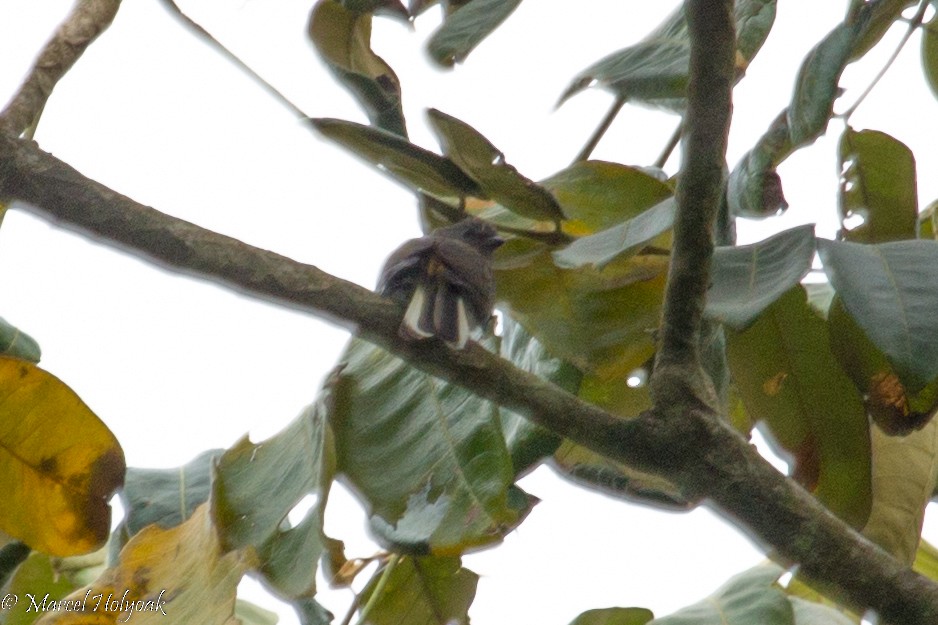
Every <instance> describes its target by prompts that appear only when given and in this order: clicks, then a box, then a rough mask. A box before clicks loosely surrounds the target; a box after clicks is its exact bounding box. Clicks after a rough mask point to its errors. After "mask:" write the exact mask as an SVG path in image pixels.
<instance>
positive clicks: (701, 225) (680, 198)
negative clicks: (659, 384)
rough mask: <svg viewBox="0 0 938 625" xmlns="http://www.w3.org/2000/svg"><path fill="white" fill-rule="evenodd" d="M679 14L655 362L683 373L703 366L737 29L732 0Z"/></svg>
mask: <svg viewBox="0 0 938 625" xmlns="http://www.w3.org/2000/svg"><path fill="white" fill-rule="evenodd" d="M684 13H685V17H686V19H687V26H688V31H689V34H690V69H689V76H688V87H687V111H686V113H685V115H684V120H683V123H682V127H683V141H682V145H683V156H682V163H681V172H680V176H679V178H678V184H677V193H676V197H677V205H678V209H677V215H676V217H675V223H674V246H673V251H672V254H671V267H670V271H669V273H668V286H667V289H666V291H665V299H664V308H663V313H662V324H661V337H660V338H661V344H660V347H659V350H658V358H657V366H658V367H667V366H680V367H682V368H683V371H681V375H682V376H683V377H686V376H687V375H688V374H693V375H695V376H696V375H699V374H701V373H702V368H701V366H700V354H699V349H698V345H699V344H700V328H701V320H702V318H703V309H704V302H705V297H706V293H707V288H708V287H709V286H710V284H709V282H710V258H711V256H712V255H713V224H714V220H715V217H716V214H717V209H718V207H719V204H720V198H721V196H722V193H723V164H724V160H725V155H726V144H727V136H728V134H729V126H730V113H731V110H732V104H731V94H732V90H733V79H734V67H733V62H734V59H735V54H736V32H735V20H734V16H733V2H732V0H687V1H686V2H685V3H684ZM653 380H654V378H653ZM697 396H698V397H699V396H700V393H699V392H698V393H697Z"/></svg>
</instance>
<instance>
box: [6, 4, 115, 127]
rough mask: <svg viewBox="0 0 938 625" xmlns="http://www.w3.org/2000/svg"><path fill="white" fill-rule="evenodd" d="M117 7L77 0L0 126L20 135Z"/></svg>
mask: <svg viewBox="0 0 938 625" xmlns="http://www.w3.org/2000/svg"><path fill="white" fill-rule="evenodd" d="M119 7H120V0H77V2H76V3H75V6H74V7H73V8H72V12H71V13H70V14H69V16H68V17H67V18H66V19H65V21H63V22H62V24H61V25H60V26H59V28H58V30H56V32H55V34H54V35H53V36H52V38H51V39H50V40H49V42H48V43H47V44H46V46H45V48H43V50H42V52H41V53H40V54H39V58H37V59H36V62H35V63H34V64H33V68H32V71H30V73H29V76H28V77H27V78H26V80H25V81H24V82H23V84H22V86H21V87H20V89H19V91H18V92H17V93H16V95H14V96H13V99H12V100H10V103H9V104H7V106H6V107H5V108H4V110H3V112H2V113H0V129H3V130H4V131H6V132H10V133H12V134H14V135H20V134H22V133H23V132H25V131H26V130H27V129H28V128H30V127H31V126H32V125H33V124H34V123H35V122H36V120H38V119H39V116H40V115H41V114H42V109H43V108H44V107H45V105H46V101H47V100H48V99H49V96H50V95H51V94H52V89H53V88H54V87H55V85H56V83H58V82H59V80H60V79H61V78H62V76H64V75H65V74H66V72H68V70H70V69H71V68H72V66H73V65H74V64H75V61H77V60H78V59H79V57H81V55H82V54H84V52H85V50H86V49H87V48H88V46H89V45H91V42H93V41H94V40H95V39H97V37H98V35H100V34H101V33H102V32H104V30H105V29H106V28H107V27H108V26H109V25H110V24H111V21H112V20H113V19H114V16H115V15H117V9H118V8H119Z"/></svg>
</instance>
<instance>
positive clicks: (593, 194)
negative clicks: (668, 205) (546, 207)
mask: <svg viewBox="0 0 938 625" xmlns="http://www.w3.org/2000/svg"><path fill="white" fill-rule="evenodd" d="M541 186H543V187H544V188H545V189H547V190H548V191H550V193H551V195H553V196H554V197H555V198H557V201H558V202H559V203H560V207H561V208H562V209H563V212H564V214H565V215H566V216H567V221H566V222H564V224H563V226H564V231H566V232H568V233H569V234H573V235H577V236H582V235H590V234H595V233H597V232H599V231H600V230H605V229H606V228H610V227H612V226H615V225H617V224H620V223H622V222H623V221H626V220H628V219H632V218H635V217H637V216H638V215H640V214H642V212H644V211H646V210H647V209H649V208H652V207H653V206H655V205H656V204H658V203H659V202H661V201H662V200H665V199H667V198H669V197H671V195H673V191H672V189H671V187H670V186H669V185H668V184H667V182H666V181H662V180H660V179H658V178H656V177H655V176H653V175H651V174H649V173H648V172H647V171H644V170H643V169H640V168H637V167H629V166H627V165H621V164H619V163H608V162H606V161H579V162H577V163H574V164H573V165H571V166H569V167H567V168H566V169H563V170H561V171H559V172H557V173H556V174H554V175H553V176H551V177H550V178H547V179H546V180H542V181H541Z"/></svg>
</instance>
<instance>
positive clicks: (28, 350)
mask: <svg viewBox="0 0 938 625" xmlns="http://www.w3.org/2000/svg"><path fill="white" fill-rule="evenodd" d="M0 354H4V355H6V356H15V357H16V358H22V359H23V360H28V361H29V362H32V363H37V362H39V357H40V356H41V355H42V354H41V352H40V350H39V343H37V342H36V341H35V340H34V339H33V338H32V337H31V336H29V335H28V334H25V333H23V332H20V331H19V330H18V329H17V328H15V327H13V326H11V325H10V324H9V323H7V322H6V320H5V319H4V318H3V317H0Z"/></svg>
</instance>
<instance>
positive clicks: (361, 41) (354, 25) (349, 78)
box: [307, 0, 407, 137]
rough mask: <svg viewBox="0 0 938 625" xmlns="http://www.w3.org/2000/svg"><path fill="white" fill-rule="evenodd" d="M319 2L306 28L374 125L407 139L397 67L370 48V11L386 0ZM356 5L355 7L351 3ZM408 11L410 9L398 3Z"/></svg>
mask: <svg viewBox="0 0 938 625" xmlns="http://www.w3.org/2000/svg"><path fill="white" fill-rule="evenodd" d="M344 4H345V5H346V6H343V5H342V4H340V3H338V2H335V1H334V0H319V2H317V3H316V5H315V6H314V7H313V10H312V12H311V13H310V18H309V25H308V27H307V32H308V34H309V38H310V40H311V41H312V42H313V45H314V46H315V47H316V50H317V51H318V52H319V54H320V56H322V58H323V60H324V61H325V62H326V64H327V65H328V67H329V69H331V70H332V72H333V73H334V74H335V75H336V78H338V79H339V82H341V83H343V84H344V85H345V87H346V88H347V89H348V90H349V91H351V92H352V94H353V95H354V96H355V97H356V98H357V99H358V101H359V103H360V104H361V105H362V107H363V108H364V109H365V112H366V113H367V114H368V118H369V119H370V120H371V123H372V124H374V125H375V126H377V127H378V128H381V129H383V130H387V131H388V132H391V133H394V134H396V135H400V136H401V137H404V136H406V135H407V128H406V125H405V122H404V111H403V109H402V107H401V84H400V81H399V80H398V78H397V74H395V73H394V70H392V69H391V67H390V66H389V65H388V64H387V63H385V62H384V59H382V58H381V57H380V56H378V55H377V54H375V53H374V52H373V51H372V49H371V11H373V10H375V9H376V8H378V6H375V5H387V4H388V3H387V2H374V1H366V2H361V1H358V2H346V3H344ZM349 5H352V6H349ZM400 11H403V13H404V15H405V16H406V15H407V11H406V9H404V8H403V6H401V7H400Z"/></svg>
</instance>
